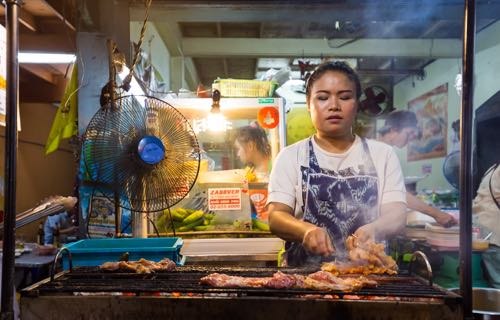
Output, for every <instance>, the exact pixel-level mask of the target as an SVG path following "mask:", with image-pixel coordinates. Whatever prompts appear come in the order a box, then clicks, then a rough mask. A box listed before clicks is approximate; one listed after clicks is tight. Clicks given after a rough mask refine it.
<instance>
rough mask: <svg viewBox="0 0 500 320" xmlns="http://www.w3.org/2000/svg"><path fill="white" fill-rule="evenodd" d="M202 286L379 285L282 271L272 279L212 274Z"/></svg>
mask: <svg viewBox="0 0 500 320" xmlns="http://www.w3.org/2000/svg"><path fill="white" fill-rule="evenodd" d="M200 282H201V283H202V284H206V285H210V286H213V287H220V288H245V287H253V288H269V289H291V288H295V289H313V290H322V291H333V290H337V291H345V292H350V291H355V290H359V289H361V288H363V287H373V286H376V285H377V283H376V282H375V281H373V280H368V279H366V278H364V277H359V278H338V277H336V276H334V275H333V274H331V273H329V272H325V271H318V272H315V273H312V274H310V275H307V276H303V275H299V274H285V273H282V272H280V271H278V272H276V273H275V274H274V275H273V276H272V277H240V276H230V275H227V274H221V273H212V274H209V275H208V276H205V277H203V278H201V279H200Z"/></svg>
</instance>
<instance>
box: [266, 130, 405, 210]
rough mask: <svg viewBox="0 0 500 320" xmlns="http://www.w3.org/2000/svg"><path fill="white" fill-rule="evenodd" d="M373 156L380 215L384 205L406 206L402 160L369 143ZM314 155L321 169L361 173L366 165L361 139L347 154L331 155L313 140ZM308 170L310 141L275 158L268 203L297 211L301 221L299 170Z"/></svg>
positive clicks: (379, 146)
mask: <svg viewBox="0 0 500 320" xmlns="http://www.w3.org/2000/svg"><path fill="white" fill-rule="evenodd" d="M366 142H367V144H368V149H369V151H370V156H371V158H372V161H373V165H374V166H375V170H376V171H377V176H378V211H380V206H381V205H382V204H386V203H391V202H403V203H406V190H405V185H404V180H403V173H402V172H401V166H400V164H399V159H398V157H397V156H396V154H395V153H394V151H393V149H392V148H391V147H390V146H388V145H387V144H385V143H382V142H378V141H375V140H369V139H367V140H366ZM312 144H313V148H314V153H315V154H316V158H317V159H318V164H319V166H320V167H321V168H323V169H327V170H333V171H336V172H338V171H339V170H345V169H348V168H351V170H354V171H355V172H358V166H360V165H363V164H364V162H363V159H364V158H366V157H363V154H364V152H365V151H364V148H363V143H362V141H361V138H359V137H358V136H356V138H355V140H354V143H353V145H352V146H351V147H350V148H349V150H347V151H346V152H344V153H331V152H327V151H325V150H323V149H322V148H321V147H320V146H319V145H318V144H317V143H316V141H315V139H314V138H313V139H312ZM301 166H303V167H309V138H307V139H304V140H301V141H299V142H297V143H295V144H293V145H290V146H288V147H286V148H284V149H283V150H282V151H281V152H280V153H279V154H278V156H277V157H276V161H275V162H274V164H273V169H272V171H271V176H270V180H269V188H268V198H267V203H270V202H280V203H283V204H286V205H287V206H289V207H291V208H294V209H295V217H296V218H298V219H301V218H302V216H303V212H302V205H303V199H302V176H301V171H300V167H301Z"/></svg>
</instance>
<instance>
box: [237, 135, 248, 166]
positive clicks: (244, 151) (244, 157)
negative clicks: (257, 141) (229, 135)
mask: <svg viewBox="0 0 500 320" xmlns="http://www.w3.org/2000/svg"><path fill="white" fill-rule="evenodd" d="M234 146H235V147H236V150H237V153H236V155H237V156H238V158H239V159H240V161H241V162H242V163H243V164H247V163H249V162H250V152H249V150H248V149H249V148H248V143H241V142H240V141H238V140H235V141H234Z"/></svg>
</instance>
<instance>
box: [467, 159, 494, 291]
mask: <svg viewBox="0 0 500 320" xmlns="http://www.w3.org/2000/svg"><path fill="white" fill-rule="evenodd" d="M499 166H500V163H497V164H495V165H494V166H492V167H491V168H489V169H488V170H487V171H486V173H485V174H484V176H483V178H482V179H481V183H480V184H479V188H478V189H477V195H476V197H475V198H474V200H473V201H472V213H473V219H474V222H475V225H477V226H479V228H481V233H480V234H481V236H485V235H486V234H489V233H491V237H490V239H489V240H490V246H489V249H488V250H486V251H485V252H483V254H482V259H483V263H484V267H485V269H486V274H487V277H488V282H489V283H490V285H491V286H492V287H494V288H497V289H500V168H499Z"/></svg>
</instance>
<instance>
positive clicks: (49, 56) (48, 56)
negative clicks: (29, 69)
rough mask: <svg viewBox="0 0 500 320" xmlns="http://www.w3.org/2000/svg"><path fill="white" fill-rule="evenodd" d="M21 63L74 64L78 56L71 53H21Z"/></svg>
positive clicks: (19, 59) (19, 54) (18, 57)
mask: <svg viewBox="0 0 500 320" xmlns="http://www.w3.org/2000/svg"><path fill="white" fill-rule="evenodd" d="M17 59H18V61H19V63H47V64H50V63H73V62H75V60H76V56H75V55H74V54H71V53H43V52H19V53H18V54H17Z"/></svg>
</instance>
